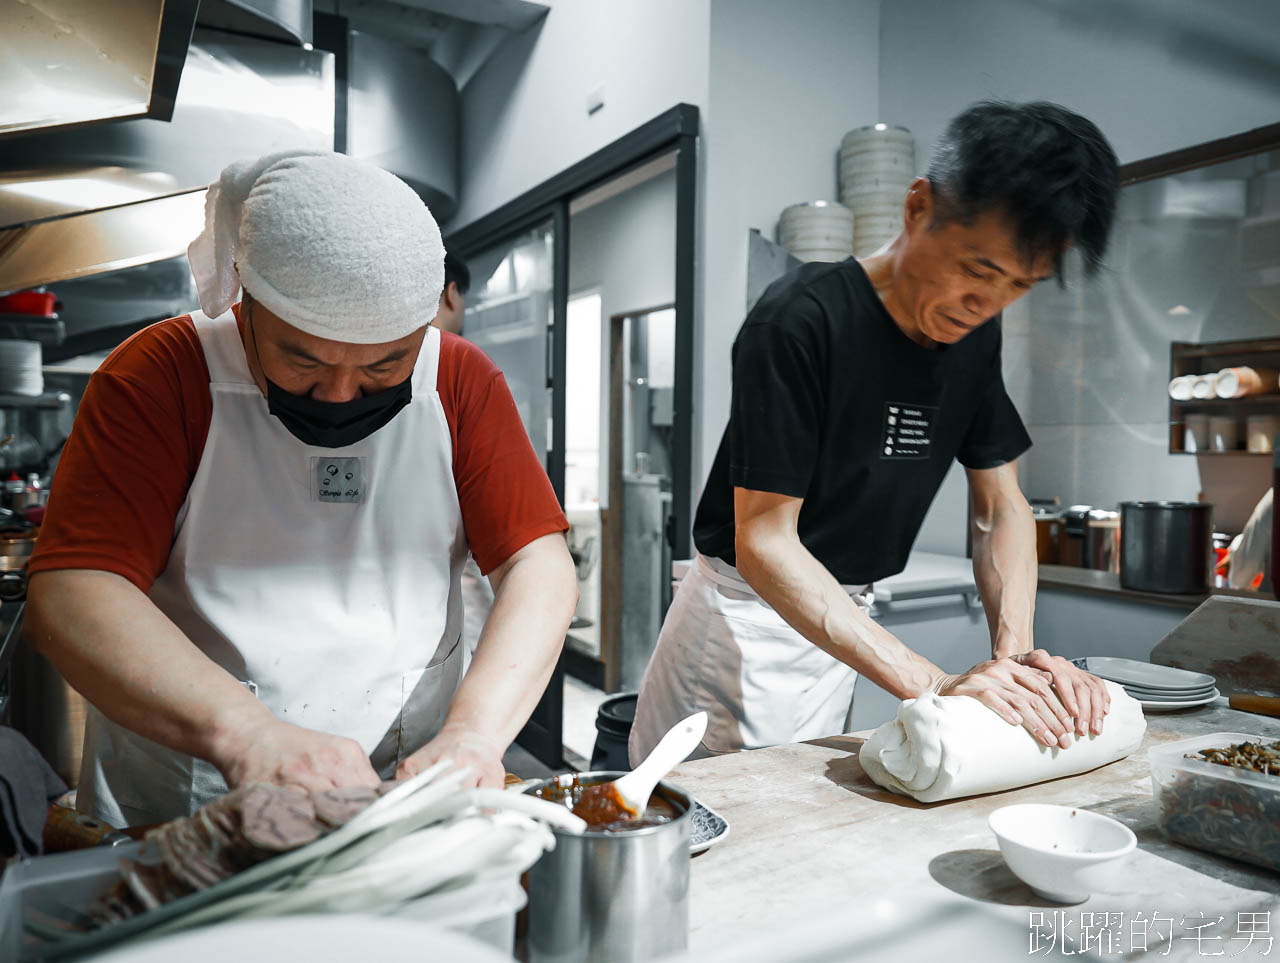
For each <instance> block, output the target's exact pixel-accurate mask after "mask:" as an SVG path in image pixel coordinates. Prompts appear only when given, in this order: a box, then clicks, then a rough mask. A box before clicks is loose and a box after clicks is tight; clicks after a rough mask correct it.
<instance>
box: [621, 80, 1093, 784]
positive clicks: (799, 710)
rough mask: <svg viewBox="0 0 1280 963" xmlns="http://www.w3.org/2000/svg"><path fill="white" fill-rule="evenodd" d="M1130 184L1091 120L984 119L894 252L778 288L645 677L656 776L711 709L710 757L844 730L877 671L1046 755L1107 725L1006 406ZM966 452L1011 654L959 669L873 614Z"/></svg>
mask: <svg viewBox="0 0 1280 963" xmlns="http://www.w3.org/2000/svg"><path fill="white" fill-rule="evenodd" d="M1116 191H1117V163H1116V157H1115V154H1114V152H1113V151H1112V149H1111V147H1110V145H1109V144H1108V143H1107V141H1106V139H1105V138H1104V137H1103V136H1102V134H1101V133H1100V132H1099V131H1098V129H1097V128H1096V127H1095V126H1094V125H1093V124H1092V123H1090V122H1089V121H1087V120H1085V119H1084V118H1083V117H1080V116H1078V115H1076V114H1073V113H1071V112H1070V111H1068V110H1066V109H1064V108H1062V107H1058V106H1056V105H1053V104H1046V103H1031V104H1020V105H1015V104H1002V103H984V104H979V105H976V106H975V107H972V108H970V109H969V110H967V111H965V112H964V113H963V114H961V115H960V116H959V117H957V118H956V119H955V120H953V121H952V122H951V124H950V125H949V126H948V128H947V130H946V132H945V133H944V134H943V136H942V138H941V140H940V142H939V144H938V145H937V147H936V149H935V151H934V154H933V157H932V159H931V162H930V165H929V170H928V175H927V176H925V177H921V178H917V179H916V180H915V181H914V182H913V183H912V185H911V187H910V189H909V190H908V192H907V196H906V199H905V201H904V207H903V221H904V226H903V230H902V232H901V234H899V236H898V237H897V238H896V239H895V240H894V241H892V242H891V243H890V244H888V245H886V246H885V247H884V248H882V249H881V250H879V251H877V252H876V253H875V254H873V255H871V256H869V257H866V258H863V259H862V260H861V261H858V260H854V259H852V258H850V259H848V260H845V261H841V262H839V263H835V264H827V263H810V264H806V265H804V266H802V267H800V268H798V269H796V270H795V271H792V272H791V273H789V274H787V275H786V276H784V277H783V278H782V279H780V280H779V281H777V282H775V283H774V284H773V285H771V286H770V287H769V289H768V290H767V291H766V292H765V294H764V296H763V297H762V298H761V299H760V301H759V303H758V304H757V305H756V306H755V307H754V308H753V309H752V310H751V312H750V314H749V315H748V317H747V319H746V322H745V323H744V324H743V326H742V329H741V331H740V332H739V333H738V337H737V339H736V341H735V342H734V346H733V398H732V405H731V411H730V416H729V425H728V427H727V429H726V430H725V434H724V438H723V440H722V441H721V444H720V449H719V452H718V453H717V455H716V459H715V463H714V464H713V466H712V468H711V475H710V477H709V478H708V480H707V485H706V488H705V490H704V492H703V495H702V501H701V503H700V504H699V506H698V512H697V517H696V519H695V522H694V541H695V543H696V545H697V548H698V553H699V554H698V558H697V559H696V562H695V566H694V568H693V569H692V570H691V571H690V573H689V574H688V575H687V576H686V577H685V579H684V581H683V582H682V583H681V585H680V588H679V591H678V592H677V593H676V597H675V600H674V602H673V603H672V606H671V609H670V611H669V612H668V615H667V619H666V622H665V623H664V625H663V629H662V634H661V636H660V637H659V640H658V647H657V650H656V652H655V653H654V656H653V659H652V661H651V662H650V664H649V668H648V670H647V671H646V673H645V678H644V682H643V684H642V686H641V690H640V700H639V703H638V706H637V711H636V721H635V725H634V727H633V729H632V737H631V759H632V762H633V763H634V762H637V761H639V759H640V758H642V757H643V756H645V755H646V754H647V753H648V751H649V750H650V749H652V747H653V746H654V745H655V744H656V743H657V741H658V740H659V739H660V738H661V736H662V735H663V733H665V732H666V730H667V729H668V728H669V727H670V726H671V725H674V724H675V723H676V722H678V721H679V720H680V719H682V718H684V717H685V716H687V715H689V714H690V713H692V712H695V711H698V710H700V709H703V710H706V711H707V713H708V716H709V721H708V727H707V735H706V737H705V738H704V740H703V744H702V746H701V747H700V751H699V754H700V755H707V754H711V753H716V752H729V751H734V750H736V749H741V748H752V747H756V746H764V745H773V744H778V743H784V742H793V741H799V740H803V739H808V738H815V737H818V736H825V735H830V734H832V733H835V732H839V731H841V730H842V729H843V728H844V721H845V718H846V716H847V714H848V710H849V707H850V702H851V700H852V696H853V686H854V681H855V680H856V677H857V674H858V673H862V674H863V675H866V676H867V677H869V678H870V679H871V680H872V681H874V682H875V683H876V684H877V685H879V686H881V687H882V688H884V689H886V690H887V691H889V692H891V693H892V694H894V695H896V696H898V697H899V698H901V699H910V698H915V697H916V696H919V695H921V694H924V693H929V692H934V693H937V694H939V695H969V696H973V697H975V698H977V699H979V700H980V701H982V702H983V703H984V704H985V705H987V706H988V707H989V708H990V709H992V710H993V711H995V712H996V713H998V714H999V715H1000V716H1001V717H1003V718H1004V719H1005V720H1006V721H1008V722H1009V723H1010V724H1012V725H1023V726H1025V727H1026V728H1027V729H1028V730H1029V731H1030V732H1031V733H1032V734H1033V735H1034V736H1035V737H1036V738H1037V739H1039V740H1040V741H1041V742H1042V743H1043V744H1044V745H1046V746H1061V747H1063V748H1065V747H1067V746H1068V745H1070V744H1071V741H1072V734H1073V733H1074V735H1076V736H1084V735H1086V734H1088V733H1095V734H1096V733H1100V732H1101V731H1102V720H1103V716H1104V715H1105V713H1106V711H1107V707H1108V696H1107V693H1106V689H1105V687H1104V686H1103V684H1102V682H1101V680H1099V679H1097V678H1096V677H1094V676H1092V675H1089V674H1088V673H1085V672H1082V671H1081V670H1079V669H1077V668H1076V667H1074V666H1073V665H1071V664H1070V663H1069V662H1067V661H1066V660H1065V659H1062V658H1058V657H1054V656H1050V655H1049V654H1048V653H1047V652H1044V651H1043V650H1036V649H1033V646H1032V631H1031V625H1032V613H1033V610H1034V603H1035V590H1036V551H1035V527H1034V523H1033V522H1032V519H1031V511H1030V509H1029V508H1028V506H1027V502H1026V499H1025V498H1024V497H1023V496H1022V493H1021V491H1020V490H1019V487H1018V481H1017V473H1016V471H1015V468H1014V460H1015V459H1016V458H1017V457H1018V456H1019V455H1021V454H1022V453H1023V452H1024V451H1026V450H1027V448H1029V447H1030V445H1031V441H1030V439H1029V438H1028V437H1027V433H1026V430H1025V429H1024V428H1023V425H1022V421H1021V420H1020V419H1019V417H1018V413H1017V411H1016V410H1015V409H1014V407H1013V404H1012V402H1011V401H1010V400H1009V397H1008V395H1007V394H1006V392H1005V388H1004V382H1003V379H1002V376H1001V362H1000V322H999V314H1000V312H1001V311H1002V310H1003V309H1004V308H1005V307H1006V306H1008V305H1009V304H1010V303H1011V302H1013V301H1014V300H1016V299H1017V298H1019V297H1021V296H1022V295H1023V294H1025V293H1026V292H1027V291H1028V290H1029V289H1030V288H1031V286H1032V285H1034V284H1036V283H1037V282H1039V281H1042V280H1046V279H1049V278H1052V277H1054V276H1055V275H1057V276H1059V277H1060V276H1061V271H1062V259H1063V256H1064V254H1065V253H1066V251H1067V250H1068V248H1072V247H1074V248H1075V249H1076V250H1077V251H1078V252H1079V253H1080V254H1081V255H1082V257H1083V261H1084V264H1085V267H1086V270H1087V271H1089V272H1092V271H1094V270H1096V268H1097V267H1098V266H1099V264H1100V262H1101V257H1102V253H1103V251H1104V249H1105V247H1106V242H1107V236H1108V234H1109V233H1110V228H1111V221H1112V217H1113V213H1114V209H1115V200H1116ZM953 459H957V460H959V462H960V463H961V464H962V465H963V466H964V468H965V470H966V473H967V476H968V481H969V486H970V493H971V503H972V517H973V530H972V539H973V564H974V574H975V578H976V580H977V583H978V587H979V590H980V593H981V596H982V601H983V605H984V608H985V609H986V613H987V621H988V625H989V627H990V631H991V652H992V658H991V660H990V661H988V662H983V663H981V664H979V665H977V666H975V667H974V668H973V669H971V670H969V671H968V672H964V673H961V674H959V675H948V674H947V673H945V672H943V671H942V670H941V669H939V668H938V667H937V666H935V665H934V664H933V663H931V662H929V661H928V660H927V659H925V658H923V657H922V656H920V655H918V654H917V653H915V652H913V651H911V650H910V649H908V648H907V647H906V646H905V645H904V644H903V643H902V642H901V641H899V640H898V639H896V638H895V637H894V636H893V635H892V634H891V633H890V632H889V631H887V630H886V629H885V628H883V627H882V626H880V625H879V624H877V623H876V622H875V621H873V620H872V619H871V618H870V617H869V615H868V614H867V608H868V607H869V592H870V588H871V583H873V582H875V581H876V580H878V579H883V578H886V577H888V576H890V575H894V574H897V573H898V572H900V571H902V569H903V567H904V566H905V564H906V560H907V555H908V553H909V552H910V550H911V546H912V543H913V542H914V541H915V538H916V534H917V533H918V531H919V528H920V525H921V522H922V521H923V519H924V516H925V513H926V512H927V511H928V508H929V505H930V503H931V502H932V500H933V497H934V495H935V494H936V493H937V490H938V488H939V486H940V485H941V484H942V480H943V477H944V476H945V475H946V472H947V470H948V469H949V468H950V466H951V462H952V460H953Z"/></svg>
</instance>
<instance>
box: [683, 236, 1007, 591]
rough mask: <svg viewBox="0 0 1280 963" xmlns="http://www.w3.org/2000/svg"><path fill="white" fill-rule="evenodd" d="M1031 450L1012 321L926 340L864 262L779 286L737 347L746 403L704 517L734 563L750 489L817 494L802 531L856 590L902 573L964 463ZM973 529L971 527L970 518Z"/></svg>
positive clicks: (717, 548)
mask: <svg viewBox="0 0 1280 963" xmlns="http://www.w3.org/2000/svg"><path fill="white" fill-rule="evenodd" d="M1030 447H1031V439H1030V438H1029V437H1028V436H1027V432H1026V429H1025V428H1024V427H1023V425H1022V420H1021V419H1020V418H1019V417H1018V412H1017V411H1016V410H1015V408H1014V407H1013V402H1012V401H1010V400H1009V396H1008V394H1007V393H1006V392H1005V388H1004V378H1003V376H1002V375H1001V371H1000V322H999V320H998V319H996V318H993V319H991V320H989V321H987V322H986V323H985V324H983V325H981V326H980V327H978V328H976V329H975V330H974V331H972V332H970V333H969V334H968V335H967V336H965V337H964V338H963V339H962V340H960V341H959V342H957V343H955V344H953V345H948V346H943V347H940V348H935V349H930V348H926V347H924V346H922V345H919V344H916V343H915V342H914V341H912V340H911V339H910V338H908V337H907V336H906V334H904V333H903V331H902V329H901V328H899V327H898V325H897V324H896V323H895V322H894V320H893V318H892V317H890V315H889V312H888V311H887V310H886V309H885V307H884V304H883V303H882V302H881V301H880V298H879V297H878V296H877V294H876V292H875V289H874V288H873V287H872V285H871V281H870V280H869V279H868V278H867V275H866V272H865V271H863V269H862V266H861V265H860V264H859V263H858V262H857V261H856V260H854V259H853V258H849V259H847V260H844V261H841V262H839V263H836V264H827V263H810V264H806V265H803V266H802V267H799V268H797V269H796V270H794V271H791V272H789V273H788V274H786V275H785V276H783V277H782V278H780V279H779V280H777V281H775V282H774V283H773V284H772V285H770V286H769V288H768V290H766V291H765V293H764V296H763V297H761V299H760V301H759V303H758V304H756V306H755V308H753V309H752V311H751V313H750V314H749V315H748V316H747V320H746V321H745V322H744V323H743V325H742V330H740V331H739V332H738V337H737V339H736V340H735V341H734V344H733V401H732V406H731V409H730V415H729V425H728V427H727V428H726V429H725V433H724V437H723V438H722V439H721V441H720V449H719V451H718V452H717V453H716V459H715V463H714V464H713V465H712V467H711V475H710V477H709V478H708V479H707V485H706V488H705V489H704V490H703V493H702V501H701V502H700V503H699V505H698V512H697V516H696V517H695V519H694V529H693V535H694V543H695V544H696V545H697V547H698V551H700V552H701V553H702V554H704V555H709V556H714V557H716V558H721V559H723V560H724V561H726V562H728V563H730V564H733V563H734V542H733V538H734V518H733V489H734V487H735V486H736V487H739V488H749V489H752V490H754V491H766V492H776V493H778V494H781V495H790V496H793V497H797V498H803V499H804V505H803V507H802V508H801V509H800V519H799V534H800V541H801V542H802V543H804V545H805V547H806V548H808V549H809V551H810V552H812V553H813V555H814V556H815V557H816V558H817V559H818V561H820V562H822V564H823V565H825V566H826V567H827V569H828V570H829V571H830V572H831V574H832V575H834V576H835V577H836V579H837V580H839V581H840V582H841V583H842V584H845V585H863V584H866V583H869V582H874V581H876V580H877V579H882V578H887V577H889V576H890V575H896V574H897V573H898V572H901V571H902V570H903V568H904V567H905V566H906V563H907V555H908V553H909V552H910V551H911V545H912V543H913V542H914V541H915V538H916V535H917V533H918V532H919V531H920V525H921V523H922V522H923V521H924V516H925V513H926V512H927V511H928V509H929V505H930V503H931V502H932V501H933V497H934V495H936V494H937V492H938V488H939V487H940V486H941V484H942V480H943V477H944V476H945V475H946V473H947V469H948V468H949V467H950V466H951V460H952V459H953V458H957V459H959V461H960V463H961V464H962V465H964V466H966V467H968V468H978V469H981V468H995V467H996V466H998V465H1003V464H1005V463H1006V462H1009V461H1012V460H1013V459H1015V458H1017V457H1018V456H1019V455H1021V454H1022V453H1023V452H1024V451H1026V450H1027V449H1028V448H1030ZM957 523H958V524H962V522H961V520H959V519H957Z"/></svg>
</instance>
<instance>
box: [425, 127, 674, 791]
mask: <svg viewBox="0 0 1280 963" xmlns="http://www.w3.org/2000/svg"><path fill="white" fill-rule="evenodd" d="M698 126H699V116H698V108H697V107H695V106H693V105H691V104H677V105H676V106H675V107H672V108H671V109H670V110H667V111H664V112H663V113H661V114H659V115H658V116H657V117H655V118H653V120H651V121H649V122H648V123H646V124H643V125H641V126H640V127H637V128H636V129H635V130H633V131H631V132H630V133H628V134H625V135H623V136H622V137H620V138H618V139H617V140H615V141H614V142H613V143H611V144H609V145H607V146H605V147H603V148H601V149H600V150H598V151H596V152H595V153H594V154H592V155H590V156H589V157H586V158H584V159H583V160H581V161H579V162H578V163H576V164H574V165H573V166H571V167H568V168H566V169H565V170H563V171H561V172H560V173H559V174H556V175H555V176H554V177H551V178H549V179H548V180H546V181H544V182H542V183H541V184H539V185H538V186H537V187H534V188H532V189H530V190H529V191H526V192H525V193H524V194H521V195H520V196H519V197H517V198H515V199H514V200H512V201H509V202H508V203H506V204H504V205H503V206H502V207H499V208H498V209H496V210H494V211H493V212H491V213H489V214H486V215H484V216H483V217H480V218H477V219H476V220H475V221H473V222H471V223H470V224H467V225H465V226H464V227H461V228H459V229H457V230H454V231H451V232H450V233H449V234H448V235H447V236H446V237H445V247H446V248H447V249H448V250H449V251H451V252H452V253H454V254H456V255H457V256H459V257H461V258H462V259H464V260H465V259H466V258H467V257H469V256H471V255H473V254H477V253H479V252H480V251H482V250H484V249H487V248H490V247H493V246H494V245H496V244H500V243H502V242H503V241H505V240H508V239H510V238H513V237H515V236H516V235H518V234H520V233H522V232H523V231H526V230H529V229H531V228H532V227H533V226H534V225H536V224H539V223H542V222H544V221H546V220H547V219H548V218H550V219H551V220H552V222H553V224H554V241H553V252H554V257H553V272H554V291H553V309H552V319H553V324H552V331H551V365H550V371H549V378H548V381H549V387H550V388H551V411H552V421H551V423H552V437H551V451H550V453H549V456H548V464H547V474H548V475H549V476H550V478H551V484H552V486H553V487H554V488H555V492H556V496H557V497H558V498H559V499H560V502H561V504H563V503H564V467H565V465H564V462H565V450H564V446H565V424H564V413H565V381H566V374H567V370H566V368H567V360H566V357H567V356H566V347H567V331H566V318H567V315H568V303H569V202H570V200H571V199H572V198H573V197H575V196H577V195H579V194H581V193H583V192H584V191H587V190H590V189H591V188H593V187H595V186H597V185H599V184H602V183H604V182H605V181H609V180H612V179H613V178H615V177H617V176H618V175H620V174H624V173H626V172H627V171H628V170H631V169H633V168H636V167H638V166H640V165H641V164H644V163H646V162H648V161H649V160H651V159H652V158H654V157H656V156H659V155H661V154H664V153H667V152H669V151H671V150H675V152H676V245H675V258H676V263H675V310H676V358H675V382H676V383H675V391H674V405H675V424H674V426H673V441H674V451H673V459H672V487H673V493H672V517H673V525H672V531H671V532H670V535H669V540H670V542H671V549H672V557H674V558H683V557H686V556H687V555H688V554H689V551H690V541H691V532H692V526H693V518H692V511H691V508H692V471H693V464H692V460H693V415H694V409H693V371H694V357H693V352H694V348H695V339H694V307H695V302H694V291H695V283H696V268H697V259H696V254H695V252H696V245H697V235H696V231H697V185H698ZM574 655H576V653H572V652H570V651H569V650H568V649H567V648H566V649H565V651H564V652H563V653H562V654H561V657H560V661H559V663H558V664H557V666H556V670H555V673H554V674H553V675H552V677H551V681H550V683H549V684H548V688H547V691H546V692H545V693H544V694H543V697H542V700H541V701H540V702H539V704H538V708H537V709H536V710H535V712H534V717H535V719H537V720H540V721H538V722H535V721H534V720H531V721H530V724H529V725H527V726H526V727H525V730H524V731H522V732H521V734H520V736H519V738H518V739H517V742H518V743H519V744H520V745H521V746H523V747H524V748H525V749H527V750H529V751H530V752H532V753H533V754H534V755H535V756H537V757H538V758H539V759H540V760H541V761H542V762H544V763H546V764H547V765H550V766H552V767H553V768H555V767H558V766H560V765H561V763H562V761H563V756H562V752H563V747H562V744H561V743H562V739H563V733H562V729H563V679H564V673H565V671H566V668H567V669H568V670H569V671H571V672H573V674H574V676H576V677H578V678H582V679H584V681H588V682H592V681H593V678H592V676H593V675H595V674H598V669H596V667H593V666H589V665H583V664H582V663H583V662H585V661H586V660H585V659H584V658H583V657H579V658H578V659H574V658H573V657H572V656H574Z"/></svg>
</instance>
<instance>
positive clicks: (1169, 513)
mask: <svg viewBox="0 0 1280 963" xmlns="http://www.w3.org/2000/svg"><path fill="white" fill-rule="evenodd" d="M1212 558H1213V506H1212V505H1210V504H1208V503H1205V502H1121V503H1120V584H1121V586H1123V587H1124V588H1127V589H1134V590H1135V591H1139V592H1167V593H1170V594H1175V595H1199V594H1203V593H1205V592H1207V591H1208V590H1209V585H1210V574H1211V573H1212V572H1213V563H1212V561H1211V559H1212Z"/></svg>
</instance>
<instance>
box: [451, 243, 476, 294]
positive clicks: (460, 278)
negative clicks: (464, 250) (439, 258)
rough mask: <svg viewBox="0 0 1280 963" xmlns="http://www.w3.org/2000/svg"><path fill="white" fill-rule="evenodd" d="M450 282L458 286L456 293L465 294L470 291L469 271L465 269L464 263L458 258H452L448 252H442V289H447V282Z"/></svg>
mask: <svg viewBox="0 0 1280 963" xmlns="http://www.w3.org/2000/svg"><path fill="white" fill-rule="evenodd" d="M450 281H452V282H453V283H454V284H456V285H458V291H459V293H461V294H466V293H467V292H468V291H469V290H471V271H470V269H469V268H468V267H467V264H466V262H465V261H463V260H462V258H460V257H454V256H453V255H452V254H450V253H449V252H448V251H445V252H444V287H445V290H446V291H447V290H448V289H449V282H450Z"/></svg>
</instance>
